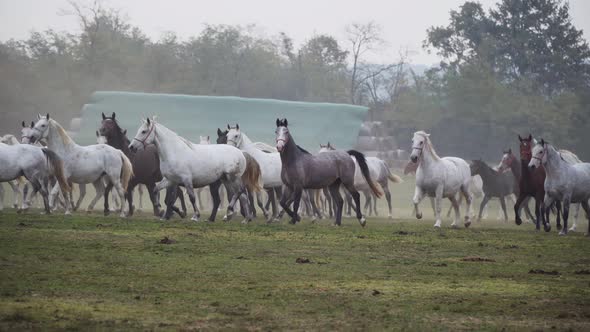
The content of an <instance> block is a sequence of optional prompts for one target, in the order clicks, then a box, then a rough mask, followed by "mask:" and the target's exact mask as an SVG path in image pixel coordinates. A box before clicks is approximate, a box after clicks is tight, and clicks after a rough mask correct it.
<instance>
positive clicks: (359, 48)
mask: <svg viewBox="0 0 590 332" xmlns="http://www.w3.org/2000/svg"><path fill="white" fill-rule="evenodd" d="M380 33H381V27H380V26H379V25H378V24H377V23H375V22H373V21H371V22H369V23H366V24H360V23H352V24H351V25H349V26H347V27H346V34H347V40H348V42H349V44H350V51H349V54H350V55H351V56H352V68H351V74H350V90H349V94H350V102H351V103H352V104H356V103H357V99H358V98H357V97H358V90H359V88H360V87H361V86H362V84H363V83H364V82H365V81H366V80H367V79H368V77H367V76H366V75H365V76H364V77H362V78H360V77H359V74H360V68H361V67H362V65H363V61H364V59H363V56H364V55H365V54H366V53H367V52H369V51H372V50H375V48H376V47H378V46H380V45H382V44H383V40H382V39H381V36H380Z"/></svg>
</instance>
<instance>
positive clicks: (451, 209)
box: [432, 194, 463, 218]
mask: <svg viewBox="0 0 590 332" xmlns="http://www.w3.org/2000/svg"><path fill="white" fill-rule="evenodd" d="M457 195H458V196H459V199H457V197H455V200H456V201H457V202H458V203H457V204H459V206H461V203H463V196H461V195H459V194H457ZM432 210H433V211H434V206H433V207H432ZM452 211H453V205H451V206H449V210H448V211H447V218H449V217H450V216H451V212H452Z"/></svg>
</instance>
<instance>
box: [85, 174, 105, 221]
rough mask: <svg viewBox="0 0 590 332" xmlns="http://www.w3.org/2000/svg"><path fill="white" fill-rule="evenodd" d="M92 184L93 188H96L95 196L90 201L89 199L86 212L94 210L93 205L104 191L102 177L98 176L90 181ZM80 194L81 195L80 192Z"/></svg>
mask: <svg viewBox="0 0 590 332" xmlns="http://www.w3.org/2000/svg"><path fill="white" fill-rule="evenodd" d="M92 185H93V186H94V189H95V190H96V196H94V198H93V199H92V201H90V204H89V205H88V207H87V208H86V213H92V210H94V205H95V204H96V202H98V200H99V199H100V198H101V197H102V196H103V195H104V192H105V188H104V181H103V178H102V177H100V178H98V180H96V181H94V182H93V183H92ZM81 188H82V187H80V190H82V189H81ZM80 196H82V195H81V194H80Z"/></svg>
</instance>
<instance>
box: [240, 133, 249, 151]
mask: <svg viewBox="0 0 590 332" xmlns="http://www.w3.org/2000/svg"><path fill="white" fill-rule="evenodd" d="M240 134H241V135H240V136H241V137H242V138H241V140H240V146H238V149H240V148H245V147H247V146H250V145H252V140H251V139H250V138H249V137H248V136H247V135H246V134H245V133H243V132H240Z"/></svg>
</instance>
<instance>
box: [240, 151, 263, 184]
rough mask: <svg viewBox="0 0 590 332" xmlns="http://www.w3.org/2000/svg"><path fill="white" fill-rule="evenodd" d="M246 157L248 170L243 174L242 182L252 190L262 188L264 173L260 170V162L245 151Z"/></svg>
mask: <svg viewBox="0 0 590 332" xmlns="http://www.w3.org/2000/svg"><path fill="white" fill-rule="evenodd" d="M243 154H244V158H246V170H245V171H244V174H242V182H243V183H244V184H245V185H246V188H248V190H249V191H251V192H256V191H261V190H262V184H261V182H262V175H261V171H260V164H258V162H257V161H256V159H254V158H253V157H252V156H251V155H250V154H249V153H247V152H243Z"/></svg>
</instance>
